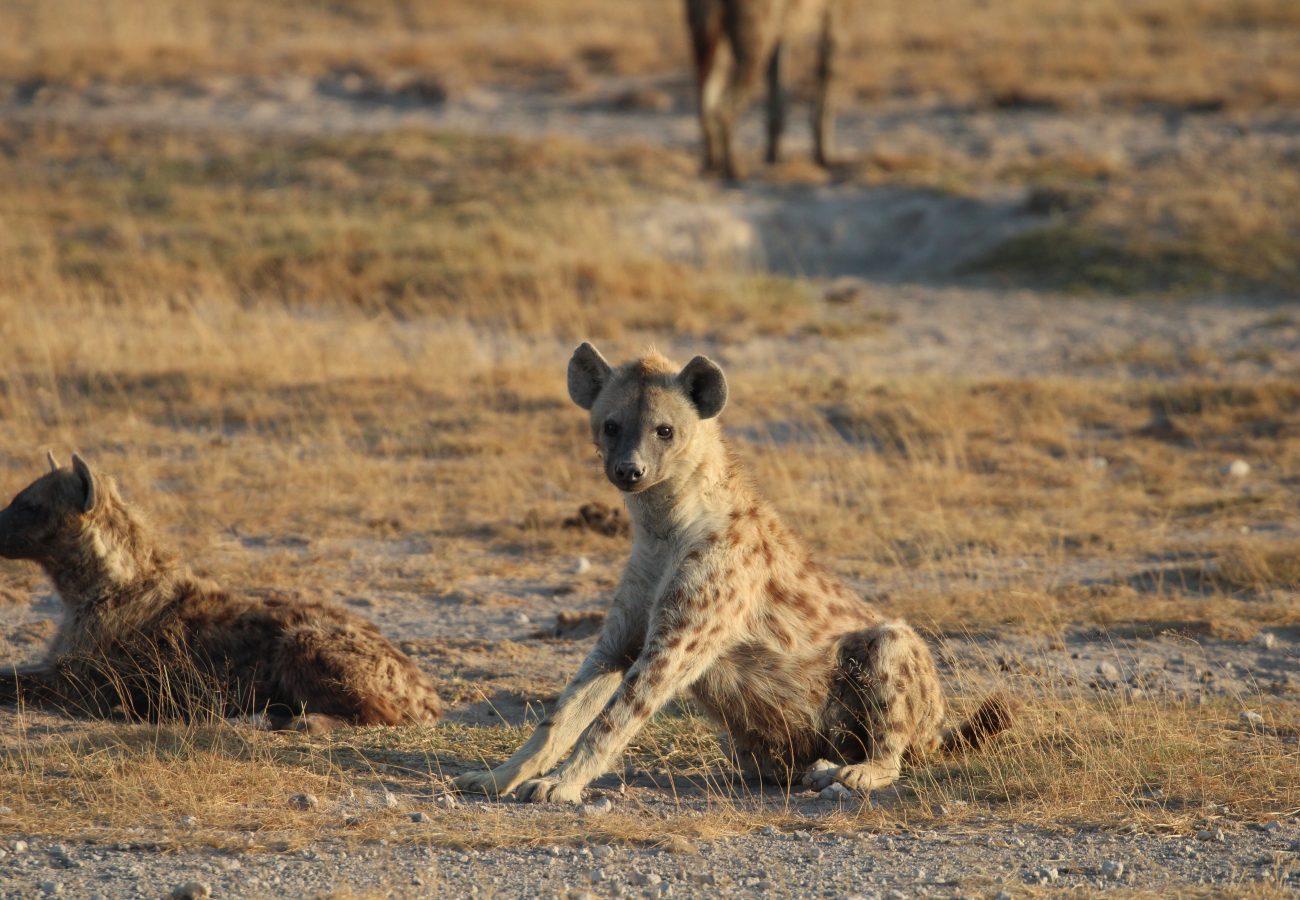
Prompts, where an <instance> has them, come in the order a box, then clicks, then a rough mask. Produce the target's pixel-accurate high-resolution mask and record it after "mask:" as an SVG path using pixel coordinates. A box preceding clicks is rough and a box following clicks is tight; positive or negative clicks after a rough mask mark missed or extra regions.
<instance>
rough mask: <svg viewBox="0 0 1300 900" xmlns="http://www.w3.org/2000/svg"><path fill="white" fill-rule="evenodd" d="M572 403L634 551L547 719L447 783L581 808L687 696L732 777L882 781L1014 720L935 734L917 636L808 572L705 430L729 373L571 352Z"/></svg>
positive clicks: (1005, 711) (1003, 712)
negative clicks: (481, 766)
mask: <svg viewBox="0 0 1300 900" xmlns="http://www.w3.org/2000/svg"><path fill="white" fill-rule="evenodd" d="M569 395H570V396H571V397H572V398H573V401H574V402H575V403H577V404H578V405H579V406H580V407H582V408H583V409H587V410H590V411H591V428H592V436H593V438H594V440H595V442H596V446H597V448H598V450H599V451H600V454H601V456H602V458H603V460H604V467H605V474H606V476H608V478H609V480H610V481H612V482H613V483H614V485H615V486H616V487H618V488H619V489H620V490H621V491H623V492H624V493H625V495H626V499H627V506H628V511H629V513H630V517H631V520H632V535H633V537H632V557H631V559H630V560H629V561H628V564H627V568H626V570H625V571H624V573H623V577H622V580H621V582H620V584H619V586H618V589H617V591H616V592H615V595H614V602H613V606H612V608H611V609H610V612H609V615H608V617H607V618H606V620H605V625H604V628H603V630H602V631H601V634H600V636H599V638H598V640H597V643H596V647H595V649H594V650H593V651H592V652H591V655H590V656H588V657H587V659H586V661H585V662H584V663H583V664H582V667H581V669H580V670H579V672H578V674H577V676H576V677H575V678H574V680H573V682H572V683H571V684H570V685H569V686H568V688H567V689H566V690H565V691H564V693H563V695H562V696H561V697H560V700H559V703H558V705H557V707H556V709H555V712H554V713H553V714H552V715H551V716H549V717H547V718H546V719H544V720H543V721H542V723H541V724H540V725H539V726H538V727H537V730H536V731H535V732H534V733H533V735H532V737H531V738H529V740H528V741H527V743H525V744H524V746H523V747H522V748H520V750H519V751H518V752H517V753H516V754H515V755H514V756H512V757H511V758H510V759H509V760H507V761H506V762H505V763H503V764H502V765H500V766H498V767H497V768H495V769H493V770H491V771H489V772H476V773H471V774H468V775H464V776H462V777H461V778H459V779H458V780H457V783H458V785H459V786H460V787H462V788H464V789H471V790H480V791H484V792H487V793H499V794H504V793H507V792H510V791H514V792H515V793H516V794H517V795H518V796H520V797H522V798H524V799H532V800H568V801H577V800H578V799H579V797H580V795H581V792H582V789H583V787H584V786H586V785H587V784H588V783H589V782H590V781H591V780H592V779H593V778H595V777H597V776H598V775H600V774H602V773H604V772H606V771H608V770H609V769H610V767H611V766H612V765H613V764H614V762H615V761H616V760H617V759H618V756H619V754H620V753H621V752H622V751H623V749H624V748H625V747H626V746H627V744H628V742H629V741H630V740H631V739H632V738H633V737H634V736H635V735H636V733H637V732H638V731H639V730H640V729H641V728H642V727H644V725H645V724H646V722H647V721H648V720H649V719H650V717H651V716H652V715H654V714H655V712H656V711H658V710H659V709H661V708H663V706H664V704H666V703H667V702H668V701H669V700H671V699H673V698H674V697H676V696H678V695H679V694H683V693H689V695H690V696H691V697H692V698H693V699H694V700H695V702H696V703H698V704H699V705H700V706H701V707H702V708H703V709H704V710H705V711H706V712H707V713H708V714H709V715H710V716H711V717H712V718H713V719H714V720H715V721H716V723H717V724H718V726H719V728H720V730H721V731H722V733H723V735H724V737H725V739H726V740H727V743H728V745H729V747H730V751H731V753H732V755H733V758H734V759H735V760H736V762H737V763H738V764H739V765H740V766H741V767H742V768H743V769H744V770H746V771H748V772H750V773H751V774H755V775H759V776H761V777H765V778H774V779H780V780H783V781H787V782H788V781H789V780H790V779H792V778H795V777H798V776H799V774H801V773H806V777H807V778H808V780H809V781H811V783H812V784H813V785H814V787H825V786H826V785H828V784H829V783H831V782H832V781H837V782H840V783H842V784H844V785H846V786H848V787H850V788H854V789H859V790H869V789H872V788H877V787H881V786H883V785H887V784H889V783H890V782H892V781H893V780H894V779H896V778H897V777H898V775H899V766H900V765H901V763H902V761H903V759H904V756H905V754H908V753H909V752H917V751H927V750H932V749H935V748H938V747H940V746H943V747H945V748H947V749H958V748H960V747H963V746H974V745H978V744H980V743H981V742H982V741H983V740H985V739H986V738H988V737H989V736H991V735H993V734H995V733H997V732H998V731H1001V730H1002V729H1004V728H1005V727H1006V726H1007V725H1008V724H1009V720H1010V716H1011V709H1010V704H1009V703H1008V702H1006V701H1003V700H997V699H995V700H990V701H987V702H986V703H985V704H984V706H983V707H982V708H981V709H980V710H979V711H978V712H977V714H976V716H975V717H974V718H973V719H972V720H971V721H970V722H967V723H966V724H965V725H964V726H962V727H961V728H959V729H957V730H955V731H950V732H943V731H942V730H941V723H942V720H943V717H944V699H943V693H942V691H941V690H940V687H939V679H938V675H937V673H936V671H935V666H934V661H933V659H932V658H931V656H930V651H929V649H928V648H927V647H926V644H925V642H924V641H923V640H922V639H921V638H920V637H919V636H918V635H917V634H916V632H915V631H913V630H912V629H911V628H910V627H908V626H907V625H906V624H904V623H903V622H900V621H891V620H888V619H886V618H885V617H884V616H883V615H882V614H881V613H880V612H879V611H878V610H876V609H875V608H873V607H872V606H870V605H868V604H867V603H865V602H863V600H862V599H861V598H860V597H858V596H856V595H855V594H853V592H852V591H850V590H849V589H848V588H847V587H845V586H844V585H843V584H841V583H840V582H839V581H838V580H837V579H836V578H835V577H834V576H832V575H831V574H830V573H829V572H827V571H826V570H825V569H824V568H822V567H821V566H820V565H818V564H817V563H816V562H815V561H814V560H813V559H812V557H811V556H810V555H809V553H808V551H807V550H806V549H804V547H803V546H802V545H801V544H800V543H799V541H798V539H797V538H796V537H795V536H794V534H793V533H791V532H790V531H789V530H788V529H787V528H786V527H785V525H783V524H782V523H781V521H780V519H779V518H778V517H777V515H776V513H775V512H773V511H772V509H771V507H769V506H768V505H767V504H766V503H764V502H763V501H762V500H761V499H760V498H759V496H758V494H757V492H756V491H755V489H754V486H753V484H752V483H751V481H750V480H749V478H747V477H746V475H745V472H744V470H743V469H742V467H741V465H740V462H739V460H738V459H737V458H736V456H735V454H734V453H733V452H732V451H731V449H730V448H729V447H728V446H727V443H726V442H725V441H724V439H723V437H722V432H721V430H720V428H719V426H718V414H719V413H720V412H722V408H723V406H724V405H725V403H726V400H727V382H726V379H725V378H724V377H723V374H722V370H721V369H719V368H718V366H717V365H716V364H714V363H713V362H711V361H710V360H708V359H706V358H705V357H702V356H697V357H695V358H694V359H693V360H691V361H690V362H689V363H687V365H686V367H685V368H683V369H680V370H678V369H677V368H676V367H675V366H673V365H672V364H671V363H669V362H668V361H667V360H666V359H664V358H663V357H661V356H659V355H658V354H655V353H650V354H648V355H646V356H645V357H643V358H641V359H638V360H634V361H632V362H629V363H626V364H624V365H622V366H619V367H618V368H612V367H611V366H610V365H609V364H608V363H606V362H605V360H604V359H603V358H602V357H601V355H600V354H599V353H598V352H597V351H596V349H595V348H594V347H592V346H591V345H590V344H583V345H582V346H581V347H579V348H578V349H577V351H576V352H575V353H574V354H573V358H572V360H570V362H569ZM575 742H576V744H577V746H576V749H573V752H572V754H571V755H569V758H568V760H567V761H566V762H565V763H564V764H563V765H561V766H560V767H559V768H558V769H556V770H555V771H554V772H551V770H552V768H553V767H554V766H555V765H556V764H557V763H558V762H560V760H561V759H562V758H563V757H564V756H565V755H566V754H568V753H569V751H570V749H571V748H574V744H575ZM822 760H829V761H831V762H832V763H833V764H832V765H829V766H828V765H826V764H825V763H822V762H819V761H822ZM546 773H551V774H549V775H547V777H539V776H543V775H546Z"/></svg>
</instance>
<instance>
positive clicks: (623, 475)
mask: <svg viewBox="0 0 1300 900" xmlns="http://www.w3.org/2000/svg"><path fill="white" fill-rule="evenodd" d="M644 476H645V467H644V466H638V465H637V464H636V463H631V462H621V463H615V464H614V477H615V478H617V479H618V480H619V481H625V482H627V483H628V484H636V483H637V482H638V481H640V480H641V479H642V478H643V477H644Z"/></svg>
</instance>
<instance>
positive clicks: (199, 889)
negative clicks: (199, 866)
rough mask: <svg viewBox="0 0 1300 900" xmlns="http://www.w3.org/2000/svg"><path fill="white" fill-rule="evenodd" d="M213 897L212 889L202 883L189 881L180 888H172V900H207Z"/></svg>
mask: <svg viewBox="0 0 1300 900" xmlns="http://www.w3.org/2000/svg"><path fill="white" fill-rule="evenodd" d="M211 896H212V888H211V887H209V886H208V885H206V884H204V883H203V882H202V881H187V882H186V883H185V884H182V885H181V886H180V887H175V888H172V892H171V898H172V900H206V898H208V897H211Z"/></svg>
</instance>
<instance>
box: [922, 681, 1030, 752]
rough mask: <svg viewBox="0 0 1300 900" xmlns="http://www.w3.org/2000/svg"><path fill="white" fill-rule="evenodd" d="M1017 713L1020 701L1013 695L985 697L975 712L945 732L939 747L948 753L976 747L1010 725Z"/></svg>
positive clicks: (981, 745)
mask: <svg viewBox="0 0 1300 900" xmlns="http://www.w3.org/2000/svg"><path fill="white" fill-rule="evenodd" d="M1019 712H1020V701H1019V700H1016V699H1015V698H1013V697H1009V696H1007V695H1006V694H994V695H993V696H991V697H986V698H985V699H984V702H983V703H981V704H980V705H979V709H977V710H975V713H974V715H972V716H971V717H970V718H969V719H967V720H966V721H965V722H963V723H962V724H961V725H959V726H957V727H956V728H949V729H947V730H945V731H944V734H943V740H942V741H941V742H940V744H939V749H940V751H942V752H943V753H949V754H958V753H965V752H967V751H969V750H978V749H979V748H980V747H983V746H985V745H986V744H988V742H989V741H991V740H992V739H993V738H994V737H996V736H997V735H999V734H1001V733H1002V732H1004V731H1006V730H1007V729H1008V728H1010V727H1011V726H1012V724H1014V722H1015V719H1016V715H1017V714H1018V713H1019Z"/></svg>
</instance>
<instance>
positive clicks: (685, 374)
mask: <svg viewBox="0 0 1300 900" xmlns="http://www.w3.org/2000/svg"><path fill="white" fill-rule="evenodd" d="M677 380H678V382H680V383H681V386H682V390H683V391H685V392H686V396H687V397H689V398H690V400H691V403H692V404H694V406H695V411H696V412H697V413H699V414H700V418H701V419H712V418H713V417H714V416H716V415H717V414H718V413H720V412H722V408H723V407H724V406H726V405H727V376H725V375H723V374H722V369H721V368H719V367H718V364H717V363H715V362H714V361H713V360H711V359H709V358H708V357H707V356H697V357H695V358H694V359H693V360H691V361H690V362H688V363H687V364H686V368H684V369H682V371H681V373H680V374H679V375H678V376H677Z"/></svg>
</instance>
